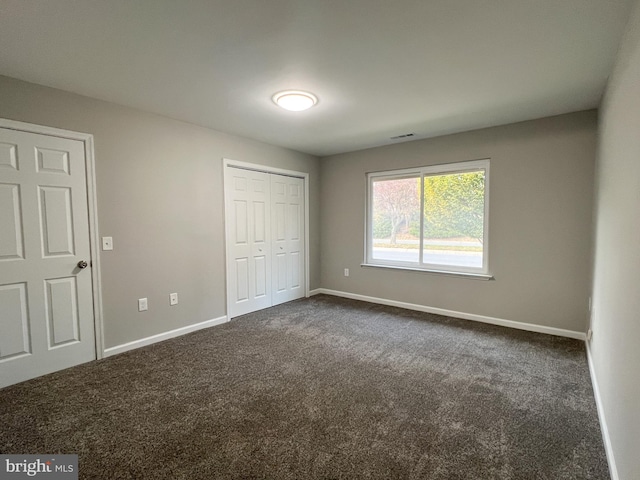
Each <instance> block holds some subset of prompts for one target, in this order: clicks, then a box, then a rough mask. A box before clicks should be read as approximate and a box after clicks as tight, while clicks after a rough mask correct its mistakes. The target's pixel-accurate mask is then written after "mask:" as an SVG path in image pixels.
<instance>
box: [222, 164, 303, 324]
mask: <svg viewBox="0 0 640 480" xmlns="http://www.w3.org/2000/svg"><path fill="white" fill-rule="evenodd" d="M222 168H223V172H222V174H223V175H222V178H223V183H224V182H225V180H224V179H225V178H226V171H227V169H228V168H241V169H244V170H252V171H255V172H263V173H273V174H276V175H285V176H288V177H295V178H301V179H302V180H303V183H304V292H305V293H304V294H305V297H309V278H310V275H309V174H308V173H305V172H298V171H295V170H286V169H283V168H276V167H269V166H266V165H260V164H256V163H249V162H241V161H238V160H232V159H229V158H223V159H222ZM227 188H228V186H227V185H224V190H223V196H224V199H223V200H224V201H223V205H224V231H225V235H224V242H225V279H226V280H225V288H226V299H227V305H226V315H227V318H228V319H229V320H231V317H230V311H229V310H230V309H229V306H230V305H231V302H232V300H231V294H230V288H229V285H230V279H229V271H228V268H227V263H228V262H227V261H228V259H229V257H230V256H231V255H232V253H231V251H230V245H229V242H228V241H227V228H228V226H229V225H228V222H227V218H226V217H227V208H226V201H227V191H226V190H227Z"/></svg>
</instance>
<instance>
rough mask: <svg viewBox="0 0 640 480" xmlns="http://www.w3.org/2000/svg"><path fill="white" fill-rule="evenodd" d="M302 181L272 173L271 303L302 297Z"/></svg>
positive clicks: (303, 256)
mask: <svg viewBox="0 0 640 480" xmlns="http://www.w3.org/2000/svg"><path fill="white" fill-rule="evenodd" d="M304 211H305V209H304V181H303V180H302V179H301V178H295V177H286V176H283V175H271V239H272V242H271V251H272V255H271V259H272V303H273V305H278V304H279V303H283V302H288V301H291V300H295V299H296V298H302V297H304V296H305V288H304V279H305V271H304V258H305V255H304Z"/></svg>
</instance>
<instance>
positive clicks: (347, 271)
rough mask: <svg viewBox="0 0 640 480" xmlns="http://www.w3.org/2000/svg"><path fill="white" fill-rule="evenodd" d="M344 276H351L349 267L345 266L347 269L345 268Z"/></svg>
mask: <svg viewBox="0 0 640 480" xmlns="http://www.w3.org/2000/svg"><path fill="white" fill-rule="evenodd" d="M344 276H345V277H348V276H349V269H348V268H345V269H344Z"/></svg>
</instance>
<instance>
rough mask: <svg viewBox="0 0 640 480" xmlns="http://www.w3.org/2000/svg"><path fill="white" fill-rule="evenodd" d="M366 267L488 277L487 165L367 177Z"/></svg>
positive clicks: (467, 164)
mask: <svg viewBox="0 0 640 480" xmlns="http://www.w3.org/2000/svg"><path fill="white" fill-rule="evenodd" d="M368 185H369V192H368V201H367V213H368V215H367V258H366V263H365V264H366V265H376V266H387V267H399V268H410V269H420V270H428V271H441V272H448V273H468V274H479V275H481V276H485V275H487V271H488V268H487V263H488V262H487V238H488V235H487V233H488V232H487V225H488V217H489V216H488V211H489V202H488V192H489V160H477V161H472V162H461V163H453V164H448V165H435V166H429V167H421V168H416V169H409V170H396V171H389V172H379V173H370V174H368Z"/></svg>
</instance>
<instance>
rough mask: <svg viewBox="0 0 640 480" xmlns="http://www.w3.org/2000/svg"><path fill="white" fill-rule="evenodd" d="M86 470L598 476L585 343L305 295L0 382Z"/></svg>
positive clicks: (21, 429) (3, 408)
mask: <svg viewBox="0 0 640 480" xmlns="http://www.w3.org/2000/svg"><path fill="white" fill-rule="evenodd" d="M0 452H3V453H23V454H24V453H79V454H80V473H81V478H87V479H102V478H104V479H106V478H109V479H116V478H117V479H127V478H132V479H133V478H135V479H155V478H158V479H191V480H192V479H209V478H246V479H258V478H273V479H315V478H324V479H339V478H345V479H346V478H349V479H351V478H379V479H394V478H398V479H400V478H402V479H418V478H420V479H442V480H445V479H446V480H452V479H474V480H477V479H518V480H520V479H524V480H528V479H532V480H533V479H535V480H543V479H550V480H551V479H552V480H559V479H596V478H597V479H605V478H609V477H608V473H607V465H606V460H605V454H604V449H603V446H602V440H601V434H600V428H599V426H598V421H597V413H596V408H595V403H594V398H593V392H592V389H591V384H590V380H589V374H588V369H587V363H586V357H585V349H584V345H583V344H582V342H578V341H575V340H570V339H566V338H560V337H553V336H548V335H542V334H535V333H530V332H523V331H518V330H510V329H506V328H501V327H495V326H490V325H483V324H480V323H474V322H468V321H464V320H456V319H451V318H446V317H440V316H437V315H429V314H424V313H419V312H412V311H406V310H402V309H398V308H391V307H385V306H379V305H371V304H367V303H362V302H355V301H351V300H344V299H338V298H334V297H328V296H316V297H312V298H310V299H306V300H300V301H296V302H292V303H289V304H285V305H281V306H278V307H274V308H270V309H268V310H263V311H261V312H257V313H254V314H250V315H246V316H244V317H241V318H239V319H237V320H234V321H233V322H231V323H228V324H225V325H222V326H218V327H214V328H210V329H207V330H202V331H199V332H195V333H192V334H189V335H186V336H183V337H180V338H176V339H173V340H169V341H166V342H163V343H160V344H156V345H152V346H150V347H146V348H143V349H139V350H135V351H132V352H128V353H125V354H122V355H118V356H116V357H112V358H109V359H106V360H103V361H98V362H92V363H89V364H85V365H81V366H79V367H75V368H72V369H69V370H66V371H63V372H58V373H55V374H52V375H48V376H46V377H42V378H39V379H35V380H32V381H29V382H25V383H22V384H19V385H14V386H12V387H9V388H6V389H4V390H0Z"/></svg>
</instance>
